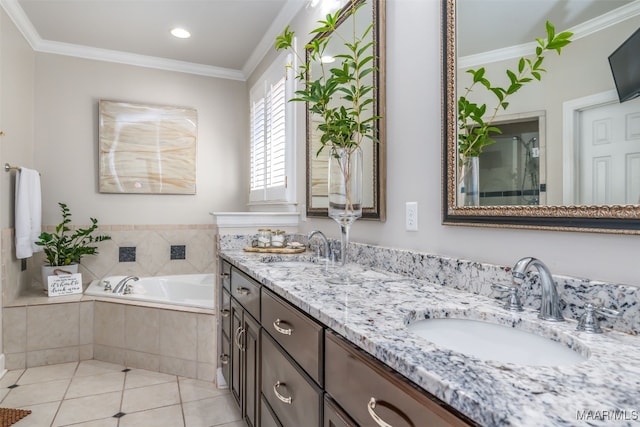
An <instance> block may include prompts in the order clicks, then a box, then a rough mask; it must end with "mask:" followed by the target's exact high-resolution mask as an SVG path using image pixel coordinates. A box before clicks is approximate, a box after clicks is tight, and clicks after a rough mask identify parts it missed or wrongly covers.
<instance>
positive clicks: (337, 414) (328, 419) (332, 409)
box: [324, 395, 358, 427]
mask: <svg viewBox="0 0 640 427" xmlns="http://www.w3.org/2000/svg"><path fill="white" fill-rule="evenodd" d="M324 427H358V425H357V424H356V423H355V422H354V421H353V420H352V419H351V418H350V417H349V416H348V415H347V414H346V413H345V412H344V411H343V410H342V409H340V407H338V405H337V404H336V403H335V402H334V401H333V399H331V398H330V397H329V396H327V395H325V397H324Z"/></svg>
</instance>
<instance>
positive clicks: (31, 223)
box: [15, 168, 42, 259]
mask: <svg viewBox="0 0 640 427" xmlns="http://www.w3.org/2000/svg"><path fill="white" fill-rule="evenodd" d="M15 203H16V257H17V258H18V259H22V258H29V257H30V256H32V255H33V254H34V252H40V251H42V247H40V246H37V245H36V244H35V242H36V240H38V236H40V232H41V230H42V225H41V221H42V198H41V194H40V174H39V173H38V171H35V170H32V169H27V168H20V170H19V171H18V173H17V174H16V200H15Z"/></svg>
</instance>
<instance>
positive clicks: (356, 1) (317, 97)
mask: <svg viewBox="0 0 640 427" xmlns="http://www.w3.org/2000/svg"><path fill="white" fill-rule="evenodd" d="M365 3H366V2H364V1H360V0H351V1H350V3H349V4H348V5H347V6H345V8H343V9H342V10H339V11H337V12H335V13H333V14H328V15H327V16H326V18H325V19H324V20H320V21H318V24H319V25H318V26H317V27H316V28H314V29H313V30H311V31H310V34H311V35H315V37H314V38H313V40H311V41H310V42H309V43H308V44H307V45H306V46H305V51H306V57H304V58H303V57H302V56H301V55H300V54H299V52H297V51H296V50H295V48H294V36H295V33H294V32H293V31H291V30H290V28H289V26H287V27H286V28H285V29H284V31H283V33H282V34H281V35H279V36H278V37H276V43H275V47H276V50H278V51H280V50H291V51H293V53H294V54H295V55H296V56H297V58H298V61H299V63H300V64H301V65H300V66H299V69H298V70H297V74H296V79H297V80H298V81H300V82H302V88H301V89H299V90H297V91H296V92H295V93H296V97H295V98H293V99H291V101H294V102H295V101H297V102H305V103H306V104H307V108H308V110H309V112H310V114H312V115H313V116H314V117H316V118H317V120H318V123H319V124H318V125H317V129H318V131H319V132H320V134H321V135H320V148H319V150H318V151H317V153H316V155H318V154H320V153H321V152H322V151H323V150H325V149H328V150H330V152H329V176H328V178H329V184H328V185H329V188H328V190H329V216H330V217H331V218H333V219H334V220H335V221H337V222H338V224H339V225H340V229H341V246H342V248H341V262H342V264H343V265H344V264H346V263H347V261H348V245H349V229H350V226H351V224H352V223H353V222H354V221H355V220H356V219H357V218H359V217H361V216H362V149H361V144H362V143H363V141H364V140H365V139H369V140H372V141H374V142H377V127H376V121H377V120H378V119H379V118H380V117H379V116H375V115H374V114H373V112H372V110H373V105H374V102H375V84H374V81H373V75H374V71H376V67H375V61H374V60H375V56H374V53H373V52H374V44H375V41H374V38H373V34H372V30H373V24H370V25H368V26H367V27H366V28H365V29H364V30H363V31H362V33H357V26H356V12H357V11H358V10H359V9H360V8H361V7H362V6H363V5H364V4H365ZM345 16H350V17H351V18H352V19H351V22H352V25H353V26H352V28H351V30H350V35H349V36H344V35H343V34H341V33H340V32H339V31H337V29H338V25H339V23H341V22H342V23H343V22H345V21H344V20H343V18H344V17H345ZM336 42H337V43H339V45H340V46H341V51H340V53H338V54H332V55H331V57H332V58H333V59H334V60H335V61H334V62H331V63H329V62H327V61H326V60H325V58H326V57H327V56H328V53H329V52H330V50H331V48H335V46H336ZM312 69H313V72H312Z"/></svg>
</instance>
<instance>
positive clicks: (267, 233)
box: [258, 228, 271, 248]
mask: <svg viewBox="0 0 640 427" xmlns="http://www.w3.org/2000/svg"><path fill="white" fill-rule="evenodd" d="M258 247H259V248H268V247H271V229H269V228H261V229H259V230H258Z"/></svg>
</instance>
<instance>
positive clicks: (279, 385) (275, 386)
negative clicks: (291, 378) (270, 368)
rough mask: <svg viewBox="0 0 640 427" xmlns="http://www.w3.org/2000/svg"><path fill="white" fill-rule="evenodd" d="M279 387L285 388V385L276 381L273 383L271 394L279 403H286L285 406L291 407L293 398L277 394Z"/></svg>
mask: <svg viewBox="0 0 640 427" xmlns="http://www.w3.org/2000/svg"><path fill="white" fill-rule="evenodd" d="M280 387H286V384H285V383H281V382H280V381H277V382H276V383H275V385H274V386H273V393H274V394H275V395H276V397H277V398H278V400H279V401H281V402H283V403H286V404H287V405H291V402H292V401H293V398H292V397H291V396H289V397H284V396H283V395H281V394H280V393H278V388H280Z"/></svg>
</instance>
